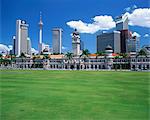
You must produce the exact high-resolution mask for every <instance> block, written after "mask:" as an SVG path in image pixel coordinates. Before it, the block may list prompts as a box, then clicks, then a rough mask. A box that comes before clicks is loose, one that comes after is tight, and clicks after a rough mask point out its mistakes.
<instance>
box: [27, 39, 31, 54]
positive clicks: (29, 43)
mask: <svg viewBox="0 0 150 120" xmlns="http://www.w3.org/2000/svg"><path fill="white" fill-rule="evenodd" d="M27 54H28V55H31V40H30V38H29V37H28V38H27Z"/></svg>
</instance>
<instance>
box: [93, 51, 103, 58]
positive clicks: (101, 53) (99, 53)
mask: <svg viewBox="0 0 150 120" xmlns="http://www.w3.org/2000/svg"><path fill="white" fill-rule="evenodd" d="M95 54H96V58H97V57H98V56H104V55H105V53H104V52H96V53H95Z"/></svg>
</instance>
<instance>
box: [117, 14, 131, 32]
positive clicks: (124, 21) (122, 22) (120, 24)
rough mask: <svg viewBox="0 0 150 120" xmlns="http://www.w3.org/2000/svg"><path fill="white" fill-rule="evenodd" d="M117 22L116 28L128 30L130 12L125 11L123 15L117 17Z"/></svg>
mask: <svg viewBox="0 0 150 120" xmlns="http://www.w3.org/2000/svg"><path fill="white" fill-rule="evenodd" d="M115 22H116V30H119V31H121V30H128V22H129V20H128V14H127V13H125V14H124V15H122V16H119V17H117V18H116V20H115Z"/></svg>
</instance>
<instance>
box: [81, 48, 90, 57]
mask: <svg viewBox="0 0 150 120" xmlns="http://www.w3.org/2000/svg"><path fill="white" fill-rule="evenodd" d="M89 54H90V52H89V50H88V49H85V50H83V51H82V56H86V57H88V55H89Z"/></svg>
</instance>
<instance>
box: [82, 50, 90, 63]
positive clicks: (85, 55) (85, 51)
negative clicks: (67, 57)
mask: <svg viewBox="0 0 150 120" xmlns="http://www.w3.org/2000/svg"><path fill="white" fill-rule="evenodd" d="M89 54H90V52H89V50H88V49H85V50H83V51H82V55H81V56H83V60H84V66H85V61H86V59H87V57H88V56H89Z"/></svg>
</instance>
